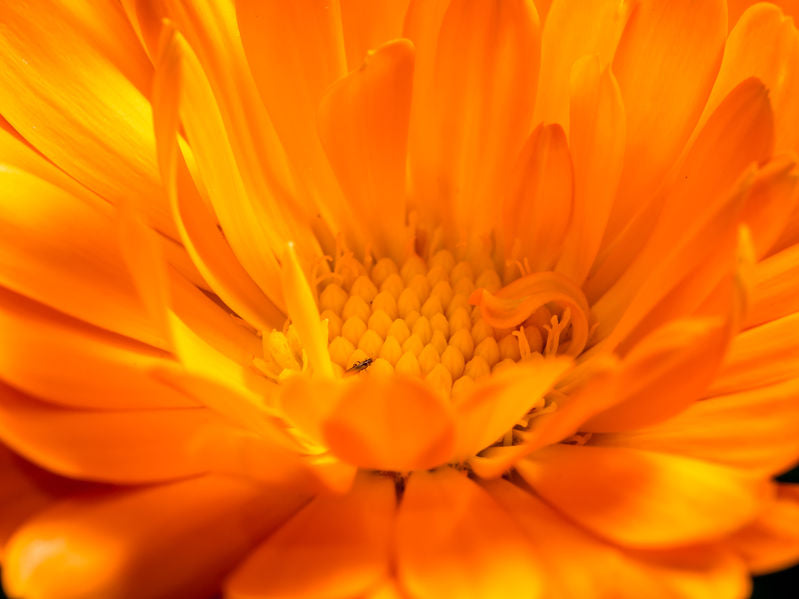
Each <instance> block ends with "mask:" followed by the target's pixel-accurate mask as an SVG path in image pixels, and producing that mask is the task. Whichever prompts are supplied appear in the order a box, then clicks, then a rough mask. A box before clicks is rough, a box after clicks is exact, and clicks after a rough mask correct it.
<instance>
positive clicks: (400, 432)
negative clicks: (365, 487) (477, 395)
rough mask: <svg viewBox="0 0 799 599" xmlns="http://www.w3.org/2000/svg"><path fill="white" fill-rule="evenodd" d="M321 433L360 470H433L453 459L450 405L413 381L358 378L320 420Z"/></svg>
mask: <svg viewBox="0 0 799 599" xmlns="http://www.w3.org/2000/svg"><path fill="white" fill-rule="evenodd" d="M338 384H341V383H338ZM322 433H323V436H324V439H325V441H326V443H327V445H328V446H329V447H330V450H331V451H332V452H333V453H334V454H335V455H337V456H338V457H340V458H341V459H343V460H346V461H347V462H349V463H351V464H354V465H356V466H359V467H361V468H370V469H374V470H397V471H400V472H402V471H408V470H417V469H425V468H432V467H434V466H438V465H440V464H442V463H443V462H445V461H446V460H447V459H448V458H449V457H450V456H451V455H452V448H453V440H454V430H453V416H452V407H451V406H450V404H449V402H448V401H447V400H445V399H444V398H442V397H440V396H439V395H437V394H436V393H434V392H433V391H432V389H430V388H429V387H428V386H427V385H425V384H424V383H423V382H422V381H419V380H416V379H412V378H403V377H390V378H383V377H378V376H374V377H371V376H370V377H359V380H357V381H355V382H354V383H352V384H351V385H350V386H349V388H347V389H346V391H344V392H343V395H342V396H341V399H340V400H339V401H338V403H337V404H336V405H335V407H334V408H333V410H332V412H331V413H330V414H329V415H328V417H327V418H326V419H325V421H324V422H323V424H322Z"/></svg>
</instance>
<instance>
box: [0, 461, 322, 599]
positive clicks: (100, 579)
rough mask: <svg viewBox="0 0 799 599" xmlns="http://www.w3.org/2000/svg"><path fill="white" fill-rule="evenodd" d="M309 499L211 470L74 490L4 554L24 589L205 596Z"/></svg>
mask: <svg viewBox="0 0 799 599" xmlns="http://www.w3.org/2000/svg"><path fill="white" fill-rule="evenodd" d="M305 500H306V497H304V496H302V495H298V494H294V493H286V492H285V491H281V492H275V491H269V490H267V489H265V488H263V487H257V486H254V485H251V484H250V483H247V482H242V481H237V480H233V479H224V478H220V477H210V476H207V477H201V478H194V479H191V480H187V481H183V482H178V483H174V484H169V485H159V486H151V487H147V488H144V489H138V490H132V491H128V490H124V491H111V492H106V493H96V494H94V495H91V496H83V497H80V498H76V499H72V500H65V501H63V502H61V503H59V504H57V505H55V506H53V507H52V508H51V509H48V510H47V511H45V512H43V513H41V514H39V515H37V516H35V517H34V518H33V519H31V520H29V521H28V522H27V523H26V524H25V525H24V526H23V527H22V528H21V529H20V530H19V531H18V532H17V533H16V534H15V535H14V537H13V538H12V539H11V541H10V542H9V546H8V552H7V555H6V560H5V561H4V563H3V577H4V583H5V585H6V588H7V589H8V591H9V592H10V593H11V594H13V595H17V596H24V597H54V596H61V597H88V596H91V597H108V598H109V599H110V598H121V597H133V596H136V597H204V596H211V595H212V594H213V593H214V592H215V591H216V590H217V589H218V587H219V586H220V585H221V583H222V579H223V577H224V576H225V575H226V574H227V572H228V571H229V570H230V569H231V568H233V567H234V566H235V565H236V564H237V563H238V561H239V560H241V559H242V558H243V557H244V556H245V555H246V553H247V552H248V551H249V550H250V549H251V548H252V547H253V546H254V545H255V544H256V543H257V542H258V541H259V540H260V539H262V538H263V537H264V536H266V535H267V534H269V532H270V531H272V530H273V529H274V528H276V527H277V526H278V525H280V523H281V522H283V521H284V520H285V519H286V518H288V517H289V516H290V515H291V514H292V513H293V512H294V511H296V510H297V508H299V507H300V506H301V505H302V503H303V502H304V501H305Z"/></svg>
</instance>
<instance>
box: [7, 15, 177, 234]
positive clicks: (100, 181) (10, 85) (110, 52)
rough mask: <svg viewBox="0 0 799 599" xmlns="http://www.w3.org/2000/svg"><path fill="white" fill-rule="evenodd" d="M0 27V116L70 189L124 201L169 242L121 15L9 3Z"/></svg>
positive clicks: (134, 46)
mask: <svg viewBox="0 0 799 599" xmlns="http://www.w3.org/2000/svg"><path fill="white" fill-rule="evenodd" d="M43 12H44V13H46V14H47V15H48V18H47V19H42V18H41V15H42V14H43ZM0 21H2V22H3V23H6V24H8V28H7V29H5V30H4V31H3V33H2V34H0V56H2V63H0V73H2V75H0V89H2V90H3V93H2V95H1V96H0V113H2V114H3V116H4V117H5V118H6V119H8V121H9V122H10V123H11V124H12V125H13V126H14V128H15V129H16V130H17V131H19V132H20V133H21V134H22V135H23V137H25V139H27V140H28V141H30V142H31V143H32V144H33V145H34V146H35V147H36V148H37V149H38V150H39V151H41V152H42V153H43V154H44V155H45V156H46V157H47V158H49V159H50V160H52V161H53V162H54V163H55V164H56V165H58V166H59V167H60V168H62V169H64V170H65V171H66V172H67V173H69V174H70V175H72V176H73V177H75V178H76V179H77V180H78V181H81V182H82V183H83V184H84V185H86V186H87V187H89V188H90V189H92V190H93V191H95V192H97V193H98V194H99V195H101V196H102V197H104V198H106V199H108V200H110V201H112V202H118V201H120V200H124V199H127V200H129V201H131V202H132V203H133V204H134V205H135V206H137V207H138V208H139V209H140V210H141V211H142V212H144V213H145V214H146V215H147V217H148V222H149V223H150V224H151V225H153V226H155V227H156V228H158V229H159V230H160V231H161V232H163V233H166V234H169V235H172V234H173V233H174V227H173V226H172V225H171V223H170V219H169V217H168V209H167V206H166V202H165V201H164V200H165V197H164V195H163V193H162V191H161V189H160V183H159V178H158V169H157V166H156V162H155V144H154V140H153V134H152V120H151V115H150V105H149V103H148V102H147V98H146V97H144V96H143V95H142V93H141V91H140V90H141V89H145V90H146V89H148V88H149V78H150V65H149V63H148V61H147V58H146V56H145V55H144V53H143V52H142V51H141V46H140V45H139V42H138V40H137V39H136V36H135V34H134V33H133V30H132V29H131V28H130V25H129V24H128V23H127V21H126V20H125V17H124V14H123V12H122V10H121V7H119V6H117V5H111V4H103V3H92V5H91V6H87V5H85V4H83V3H80V2H74V1H70V2H60V3H59V2H46V1H39V2H32V3H27V4H21V3H14V4H6V5H3V7H2V10H1V11H0ZM134 82H135V83H136V84H138V85H139V89H137V88H136V85H134Z"/></svg>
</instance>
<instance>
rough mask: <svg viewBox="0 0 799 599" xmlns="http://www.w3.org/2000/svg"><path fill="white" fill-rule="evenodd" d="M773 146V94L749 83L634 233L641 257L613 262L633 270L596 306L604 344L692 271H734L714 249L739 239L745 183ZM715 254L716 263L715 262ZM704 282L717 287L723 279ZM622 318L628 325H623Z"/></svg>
mask: <svg viewBox="0 0 799 599" xmlns="http://www.w3.org/2000/svg"><path fill="white" fill-rule="evenodd" d="M772 141H773V121H772V114H771V109H770V107H769V103H768V93H767V91H766V89H765V88H764V87H763V85H762V84H761V83H760V82H758V81H757V80H754V79H748V80H747V81H745V82H743V83H742V84H741V85H739V86H738V87H737V88H735V90H733V92H731V93H730V95H729V96H728V97H727V98H726V99H725V101H724V102H723V103H722V104H721V105H720V106H719V108H718V109H717V110H716V112H715V113H714V114H713V117H712V118H711V119H710V120H709V121H708V122H707V124H706V125H705V127H704V129H703V130H702V132H701V133H700V134H699V136H698V137H697V139H696V141H695V142H694V144H693V146H692V147H691V149H690V150H689V151H688V152H687V154H686V156H685V158H684V160H683V163H682V166H681V167H680V169H678V171H677V174H676V175H675V176H674V178H673V179H672V182H671V184H670V185H669V187H668V190H667V191H665V193H664V197H663V198H662V203H661V204H660V205H661V206H662V208H661V209H659V210H656V211H655V212H654V213H653V214H652V215H651V216H652V217H654V221H653V222H652V223H643V222H642V223H639V224H642V225H643V226H636V227H633V228H635V229H636V231H637V232H636V233H635V235H639V236H640V241H641V243H640V245H638V248H637V250H636V253H635V254H633V255H632V256H629V255H621V254H618V255H615V256H614V257H613V258H611V259H609V260H608V262H615V263H616V264H617V265H620V264H624V265H629V266H622V270H623V269H624V268H625V267H626V269H627V270H626V272H624V274H623V275H622V276H621V277H618V276H617V278H616V279H615V280H614V281H613V283H612V285H613V286H612V288H611V289H610V291H608V292H607V293H605V295H604V296H603V297H602V298H601V299H600V300H599V301H597V302H596V303H595V304H594V307H593V309H594V311H595V313H596V315H597V319H598V321H599V326H598V329H597V335H598V337H599V338H603V337H605V336H606V335H607V333H608V332H609V331H610V330H611V329H614V328H615V330H614V331H613V335H614V339H621V338H622V337H623V336H624V335H625V334H626V333H628V332H629V330H630V327H631V326H634V325H635V324H637V323H638V322H639V319H640V318H641V317H643V315H644V314H645V313H646V312H648V311H649V310H651V309H652V308H653V307H654V304H655V303H656V302H657V301H659V300H660V299H662V298H663V297H664V296H665V295H666V293H667V292H668V291H670V290H671V288H672V287H673V286H674V285H675V284H676V283H678V282H679V281H680V280H682V279H683V278H684V277H685V276H686V274H687V271H689V269H690V268H691V267H694V268H696V267H698V266H702V265H705V266H707V267H708V268H716V267H718V269H720V271H721V272H729V267H728V265H727V263H725V258H728V257H730V256H731V253H730V252H729V251H725V252H718V251H716V250H718V248H719V247H720V246H721V245H722V243H723V242H725V241H726V242H727V243H735V242H736V241H737V227H736V223H737V217H738V215H737V212H738V209H739V206H740V204H741V202H742V200H743V196H742V193H741V188H740V178H741V176H742V174H743V173H745V172H746V170H747V168H748V167H751V166H752V163H753V162H756V161H761V160H764V159H765V158H767V157H768V156H769V154H770V152H771V147H772ZM656 202H658V200H656ZM686 223H689V226H686ZM653 226H654V230H653V229H652V227H653ZM628 249H630V248H628ZM709 254H710V255H715V258H714V259H713V260H709V259H708V255H709ZM617 260H618V262H616V261H617ZM603 266H604V265H603ZM609 268H612V266H609ZM617 274H618V273H617ZM597 277H598V278H606V281H605V282H609V281H610V280H611V278H612V277H613V275H610V274H609V273H607V272H605V273H604V274H603V273H600V272H597ZM703 279H704V280H705V281H706V282H707V284H708V285H710V286H711V288H712V287H713V286H715V284H716V282H717V280H718V274H716V275H715V278H714V277H712V276H705V277H703ZM697 282H700V281H697ZM589 285H590V283H589ZM621 314H624V320H625V322H624V323H619V315H621ZM608 343H611V342H610V341H608Z"/></svg>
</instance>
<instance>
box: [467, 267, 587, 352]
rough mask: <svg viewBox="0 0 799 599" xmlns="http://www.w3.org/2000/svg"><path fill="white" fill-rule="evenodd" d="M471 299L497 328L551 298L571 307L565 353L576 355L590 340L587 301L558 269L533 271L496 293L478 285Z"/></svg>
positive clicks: (508, 325) (512, 322) (519, 320)
mask: <svg viewBox="0 0 799 599" xmlns="http://www.w3.org/2000/svg"><path fill="white" fill-rule="evenodd" d="M469 302H470V303H472V304H474V305H476V306H479V307H480V314H481V315H482V317H483V318H484V319H485V321H486V322H487V323H488V324H489V325H491V326H492V327H494V328H497V329H507V328H512V327H515V326H518V325H519V324H521V323H522V322H524V320H525V319H526V318H527V317H528V316H530V315H531V314H532V313H533V312H535V311H536V310H537V309H538V308H540V307H541V306H543V305H545V304H548V303H550V302H552V303H556V304H563V305H564V308H566V309H569V310H570V311H571V323H572V338H571V341H569V343H568V344H567V345H565V346H564V347H565V349H564V353H565V354H566V355H568V356H577V355H578V354H579V353H580V352H582V351H583V348H584V347H585V344H586V341H587V340H588V302H587V301H586V300H585V296H584V295H583V292H582V291H581V290H580V288H579V287H577V286H576V285H575V284H574V283H573V282H572V281H570V280H569V279H567V278H566V277H565V276H563V275H561V274H559V273H555V272H537V273H533V274H531V275H527V276H524V277H521V278H519V279H516V280H515V281H514V282H513V283H511V284H509V285H506V286H505V287H503V288H502V289H500V290H499V291H498V292H497V293H496V294H493V293H491V292H489V291H488V290H486V289H478V290H476V291H475V292H474V293H473V294H472V296H471V297H470V298H469Z"/></svg>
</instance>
